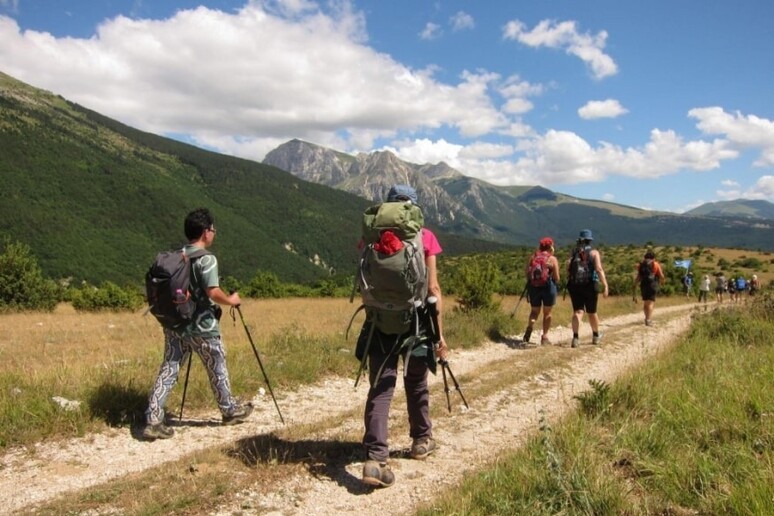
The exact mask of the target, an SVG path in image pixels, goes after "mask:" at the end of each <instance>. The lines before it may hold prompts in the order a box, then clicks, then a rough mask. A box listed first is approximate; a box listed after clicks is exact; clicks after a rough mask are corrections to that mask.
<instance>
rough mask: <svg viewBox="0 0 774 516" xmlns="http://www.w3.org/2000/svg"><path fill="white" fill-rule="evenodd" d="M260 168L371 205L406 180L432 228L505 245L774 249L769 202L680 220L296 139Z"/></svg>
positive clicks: (707, 210) (702, 210) (711, 207)
mask: <svg viewBox="0 0 774 516" xmlns="http://www.w3.org/2000/svg"><path fill="white" fill-rule="evenodd" d="M263 163H265V164H268V165H274V166H276V167H278V168H281V169H283V170H287V171H288V172H290V173H292V174H294V175H296V176H297V177H300V178H302V179H304V180H306V181H312V182H315V183H319V184H324V185H327V186H330V187H333V188H337V189H340V190H344V191H347V192H350V193H353V194H356V195H358V196H360V197H364V198H366V199H370V200H372V201H378V200H380V199H383V198H384V195H385V193H386V192H387V191H388V190H389V188H390V186H391V185H392V184H395V183H408V184H411V185H413V186H415V187H416V189H417V192H418V197H419V199H420V204H421V205H422V208H423V212H424V213H425V216H426V218H427V219H428V220H429V221H430V223H431V224H433V225H436V226H438V227H440V228H443V229H444V230H446V231H449V232H452V233H455V234H458V235H463V236H470V237H476V238H483V239H487V240H492V241H496V242H502V243H506V244H511V245H533V244H534V243H535V242H537V240H538V239H539V238H541V237H542V236H545V235H551V236H553V237H554V239H555V240H556V241H557V242H564V243H567V242H571V241H572V240H574V238H575V237H576V236H577V234H578V232H579V230H580V229H582V228H591V229H592V230H593V231H594V234H595V235H596V237H597V239H598V240H602V241H604V242H605V243H608V244H644V243H645V242H648V241H653V242H658V243H662V244H672V245H689V244H690V245H705V246H720V247H742V248H744V247H750V248H756V249H758V248H762V249H769V250H770V249H772V248H774V234H773V233H772V226H773V225H774V204H772V203H770V202H767V201H745V200H739V201H730V202H725V203H712V204H707V205H703V206H701V207H699V208H696V209H695V210H692V211H691V212H689V213H686V214H683V215H678V214H674V213H667V212H654V211H649V210H643V209H639V208H634V207H631V206H624V205H621V204H615V203H610V202H604V201H596V200H589V199H579V198H576V197H572V196H569V195H563V194H559V193H556V192H553V191H551V190H549V189H546V188H543V187H540V186H511V187H501V186H495V185H492V184H489V183H487V182H485V181H482V180H479V179H475V178H472V177H468V176H465V175H464V174H463V173H462V172H460V171H458V170H455V169H453V168H452V167H450V166H448V165H447V164H445V163H438V164H435V165H429V164H426V165H418V164H413V163H408V162H406V161H402V160H400V159H399V158H398V157H397V156H395V155H394V154H393V153H391V152H389V151H378V152H372V153H361V154H358V155H356V156H352V155H348V154H345V153H342V152H339V151H335V150H332V149H328V148H325V147H321V146H319V145H315V144H312V143H308V142H303V141H300V140H291V141H289V142H287V143H284V144H282V145H280V146H279V147H277V148H276V149H274V150H272V151H271V152H269V153H268V154H267V155H266V157H265V159H264V160H263Z"/></svg>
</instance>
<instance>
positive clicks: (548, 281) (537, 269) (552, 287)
mask: <svg viewBox="0 0 774 516" xmlns="http://www.w3.org/2000/svg"><path fill="white" fill-rule="evenodd" d="M526 274H527V290H528V292H529V304H530V307H531V310H530V313H529V322H528V323H527V330H526V331H525V332H524V338H523V339H522V341H523V342H524V343H525V344H527V343H529V338H530V336H531V335H532V330H533V328H534V325H535V322H537V318H538V315H540V310H541V308H542V310H543V334H542V335H541V337H540V345H541V346H547V345H550V344H551V341H550V340H549V338H548V330H550V329H551V310H552V309H553V307H554V305H555V304H556V296H557V285H558V284H559V262H558V260H557V259H556V256H554V241H553V240H552V239H551V238H549V237H545V238H543V239H542V240H540V243H539V244H538V249H537V251H535V252H534V253H533V254H532V256H531V257H530V259H529V262H527V267H526Z"/></svg>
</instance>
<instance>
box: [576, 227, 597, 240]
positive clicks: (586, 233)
mask: <svg viewBox="0 0 774 516" xmlns="http://www.w3.org/2000/svg"><path fill="white" fill-rule="evenodd" d="M578 238H580V239H581V240H594V237H593V236H592V235H591V230H590V229H582V230H581V232H580V235H578Z"/></svg>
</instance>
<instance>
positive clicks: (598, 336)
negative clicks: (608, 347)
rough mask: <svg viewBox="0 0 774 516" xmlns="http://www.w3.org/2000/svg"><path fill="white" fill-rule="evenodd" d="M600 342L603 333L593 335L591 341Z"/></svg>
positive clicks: (593, 342)
mask: <svg viewBox="0 0 774 516" xmlns="http://www.w3.org/2000/svg"><path fill="white" fill-rule="evenodd" d="M600 342H602V334H601V333H600V334H599V335H594V336H593V337H591V343H592V344H599V343H600Z"/></svg>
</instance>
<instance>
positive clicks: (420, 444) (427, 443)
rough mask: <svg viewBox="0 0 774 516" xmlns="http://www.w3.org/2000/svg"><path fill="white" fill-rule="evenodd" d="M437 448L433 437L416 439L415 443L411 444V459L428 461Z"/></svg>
mask: <svg viewBox="0 0 774 516" xmlns="http://www.w3.org/2000/svg"><path fill="white" fill-rule="evenodd" d="M436 448H437V446H436V444H435V440H434V439H433V438H432V437H425V438H424V439H414V442H413V443H412V444H411V458H412V459H417V460H423V459H426V458H427V456H428V455H430V454H431V453H433V452H434V451H435V450H436Z"/></svg>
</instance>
